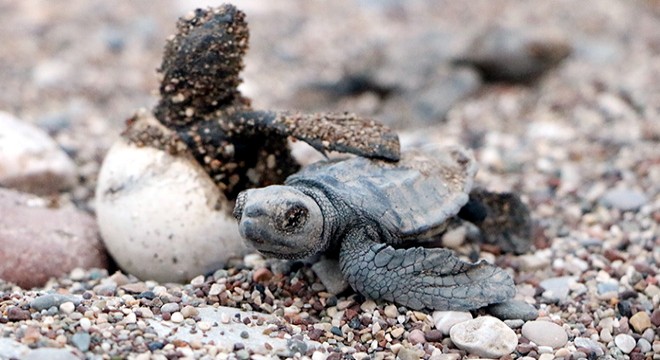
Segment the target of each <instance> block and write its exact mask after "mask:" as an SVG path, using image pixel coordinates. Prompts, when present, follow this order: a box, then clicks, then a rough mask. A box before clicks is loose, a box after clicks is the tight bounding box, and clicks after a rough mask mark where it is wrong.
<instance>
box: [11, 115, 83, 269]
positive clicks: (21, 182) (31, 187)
mask: <svg viewBox="0 0 660 360" xmlns="http://www.w3.org/2000/svg"><path fill="white" fill-rule="evenodd" d="M0 134H2V136H0V187H7V188H13V189H16V190H19V191H25V192H29V193H33V194H37V195H49V194H54V193H57V192H59V191H61V190H67V189H70V188H71V187H73V186H74V185H75V184H76V182H77V172H78V171H77V169H76V165H75V163H74V162H73V160H71V158H69V156H68V155H67V154H66V153H65V152H64V151H63V150H62V149H61V148H60V146H59V145H58V144H57V143H56V142H55V141H54V140H53V139H52V138H51V137H50V136H48V134H46V132H44V131H43V130H41V129H39V128H37V127H35V126H32V125H31V124H29V123H27V122H24V121H21V120H19V119H17V118H15V117H14V116H12V115H11V114H9V113H6V112H2V111H0ZM26 238H27V236H26ZM70 270H73V268H71V269H68V270H67V272H69V271H70Z"/></svg>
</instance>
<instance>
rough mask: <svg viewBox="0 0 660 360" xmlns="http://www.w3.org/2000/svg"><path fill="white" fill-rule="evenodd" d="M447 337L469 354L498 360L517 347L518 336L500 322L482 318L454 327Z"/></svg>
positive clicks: (486, 317)
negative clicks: (497, 359)
mask: <svg viewBox="0 0 660 360" xmlns="http://www.w3.org/2000/svg"><path fill="white" fill-rule="evenodd" d="M449 336H450V337H451V341H452V342H453V343H454V344H455V345H456V346H457V347H458V348H459V349H463V350H465V351H467V352H469V353H471V354H474V355H478V356H483V357H494V358H499V357H502V356H504V355H508V354H511V353H512V352H513V351H514V350H515V349H516V345H518V336H517V335H516V333H515V332H513V330H511V329H509V327H508V326H506V324H504V323H503V322H502V321H501V320H499V319H497V318H494V317H492V316H482V317H478V318H476V319H473V320H468V321H464V322H461V323H458V324H456V325H454V326H453V327H452V328H451V330H450V332H449Z"/></svg>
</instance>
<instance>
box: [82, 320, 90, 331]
mask: <svg viewBox="0 0 660 360" xmlns="http://www.w3.org/2000/svg"><path fill="white" fill-rule="evenodd" d="M91 327H92V321H91V320H89V319H88V318H86V317H84V318H82V319H80V328H81V329H82V330H83V331H88V330H89V329H90V328H91Z"/></svg>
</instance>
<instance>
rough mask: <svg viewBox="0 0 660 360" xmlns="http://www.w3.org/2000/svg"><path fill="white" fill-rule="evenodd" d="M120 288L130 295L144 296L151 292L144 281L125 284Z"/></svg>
mask: <svg viewBox="0 0 660 360" xmlns="http://www.w3.org/2000/svg"><path fill="white" fill-rule="evenodd" d="M119 288H120V289H122V290H124V291H126V292H127V293H129V294H142V293H144V292H146V291H148V290H149V288H148V287H147V285H146V284H145V283H143V282H142V281H140V282H136V283H132V284H124V285H121V286H119Z"/></svg>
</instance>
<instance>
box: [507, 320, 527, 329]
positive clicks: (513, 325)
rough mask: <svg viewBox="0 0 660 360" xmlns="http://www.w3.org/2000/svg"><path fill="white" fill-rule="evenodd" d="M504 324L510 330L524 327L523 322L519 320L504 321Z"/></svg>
mask: <svg viewBox="0 0 660 360" xmlns="http://www.w3.org/2000/svg"><path fill="white" fill-rule="evenodd" d="M504 323H505V324H506V326H508V327H510V328H512V329H518V328H521V327H522V326H523V325H525V321H524V320H521V319H512V320H504Z"/></svg>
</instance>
